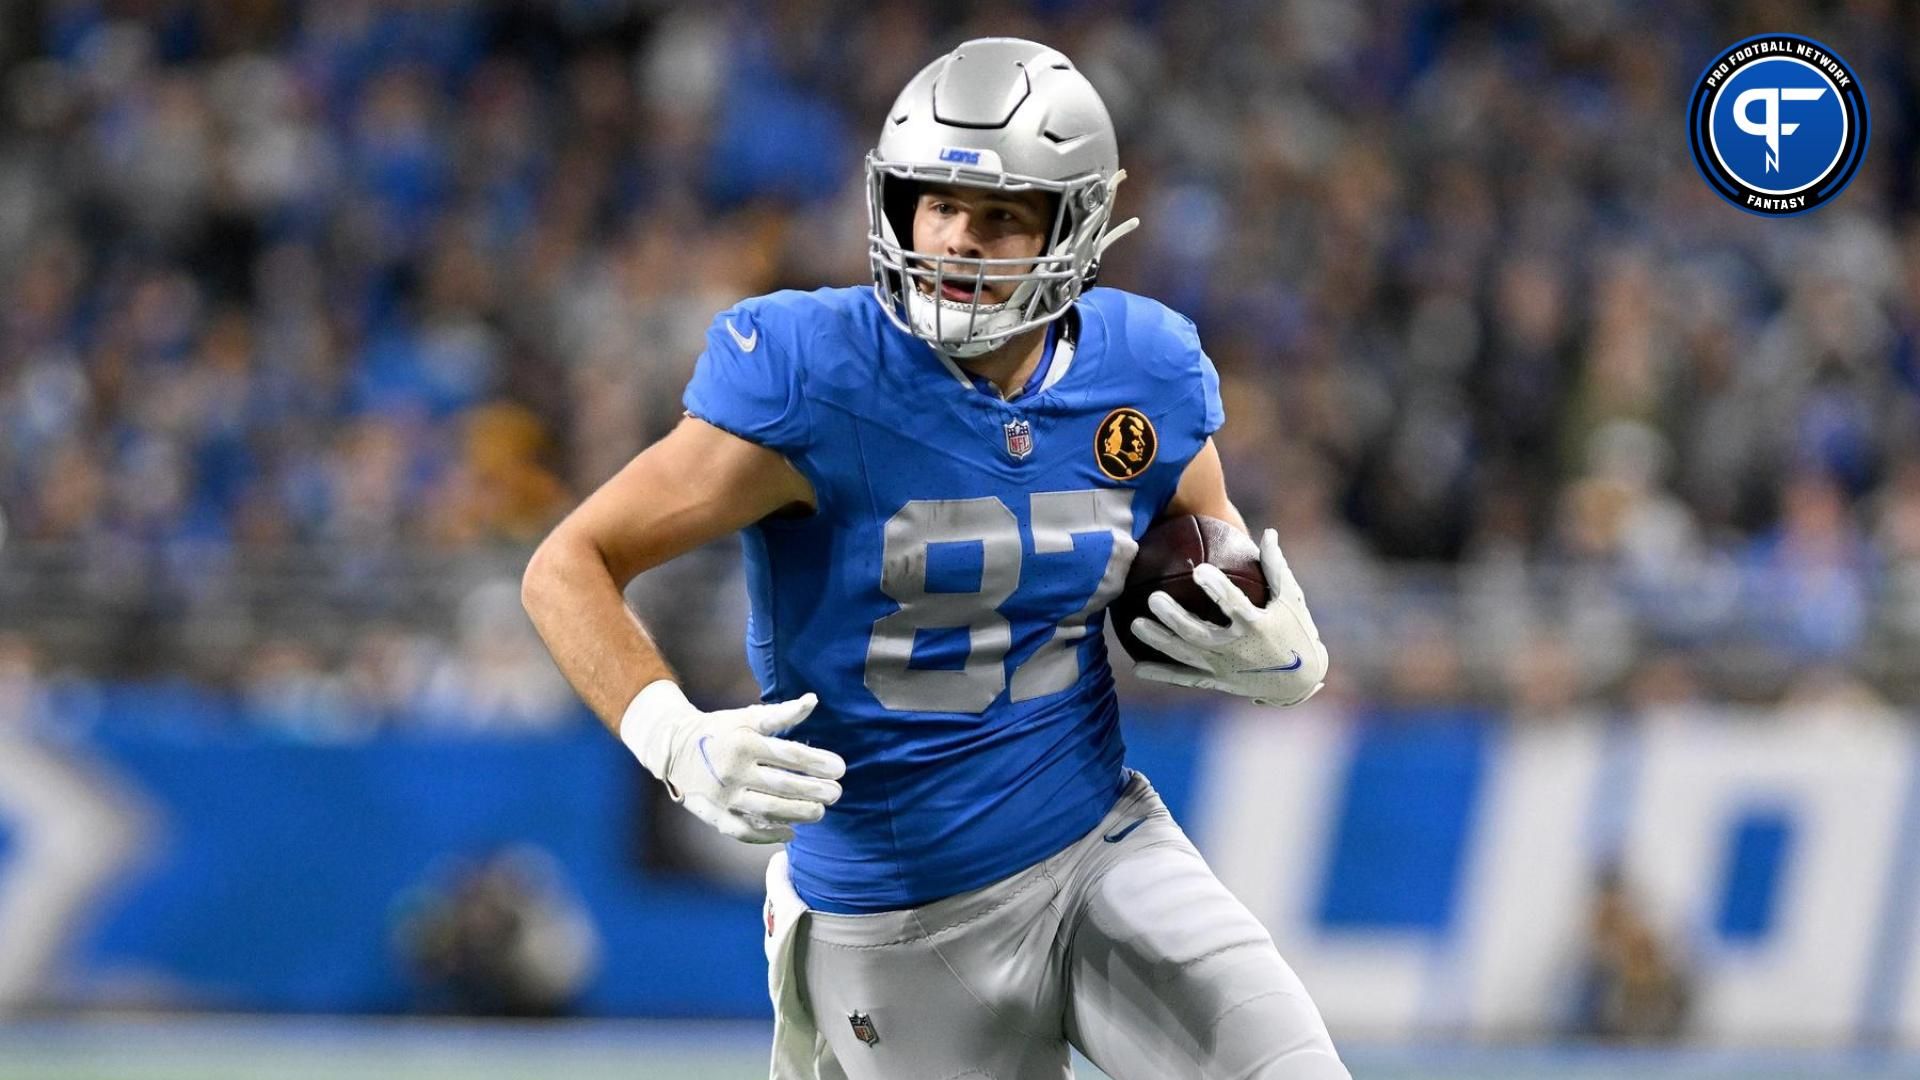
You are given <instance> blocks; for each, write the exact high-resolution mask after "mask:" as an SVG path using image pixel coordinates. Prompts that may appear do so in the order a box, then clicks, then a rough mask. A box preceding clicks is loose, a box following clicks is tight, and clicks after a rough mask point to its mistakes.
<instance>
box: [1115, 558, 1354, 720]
mask: <svg viewBox="0 0 1920 1080" xmlns="http://www.w3.org/2000/svg"><path fill="white" fill-rule="evenodd" d="M1260 568H1261V569H1262V570H1263V571H1265V573H1266V575H1267V594H1268V597H1269V599H1268V601H1267V606H1266V607H1264V608H1257V607H1254V606H1253V601H1252V600H1249V599H1247V594H1246V593H1244V592H1242V591H1241V590H1240V586H1238V585H1235V584H1234V583H1233V581H1232V580H1231V579H1230V578H1228V577H1227V575H1226V573H1225V572H1224V571H1222V570H1221V569H1220V568H1219V567H1217V566H1215V565H1213V564H1212V563H1201V564H1200V565H1199V566H1196V567H1194V568H1193V580H1194V581H1195V582H1196V583H1198V584H1199V586H1200V588H1201V589H1202V590H1204V591H1205V592H1206V594H1207V595H1208V596H1209V597H1211V598H1212V599H1213V602H1214V603H1216V604H1218V605H1220V610H1221V611H1223V612H1225V613H1226V616H1227V618H1228V619H1230V620H1232V621H1231V623H1230V624H1229V625H1227V626H1219V625H1216V624H1214V623H1210V622H1207V621H1206V620H1205V619H1201V618H1198V617H1196V616H1194V615H1193V614H1192V613H1191V612H1189V611H1187V609H1186V608H1183V607H1181V606H1180V604H1179V602H1178V601H1176V600H1174V598H1173V597H1171V596H1168V595H1167V594H1166V593H1165V592H1156V593H1154V594H1153V595H1152V596H1149V597H1147V608H1148V609H1149V610H1150V611H1152V612H1153V614H1154V615H1155V616H1157V617H1158V618H1159V620H1160V621H1159V622H1155V621H1154V620H1153V619H1135V620H1133V636H1134V637H1137V638H1139V639H1140V640H1141V641H1142V642H1144V643H1146V644H1148V645H1151V646H1153V647H1154V648H1156V649H1158V650H1160V651H1161V652H1163V653H1165V654H1166V655H1168V656H1169V657H1172V658H1173V659H1174V660H1176V661H1178V663H1174V664H1155V663H1145V664H1135V665H1134V668H1133V672H1134V674H1136V675H1138V676H1140V677H1141V678H1143V679H1147V680H1149V681H1152V682H1160V683H1172V684H1173V685H1175V686H1197V687H1200V688H1201V689H1203V690H1224V691H1226V692H1227V693H1229V694H1238V695H1240V696H1241V697H1248V698H1252V699H1253V700H1254V703H1255V704H1257V705H1298V704H1300V703H1301V702H1303V701H1305V700H1307V699H1308V698H1310V697H1312V696H1313V695H1314V693H1315V692H1316V691H1318V690H1319V689H1320V687H1321V686H1323V685H1325V684H1324V683H1323V682H1322V680H1324V679H1325V678H1326V677H1327V647H1326V646H1325V645H1322V644H1320V631H1319V629H1318V628H1317V627H1315V626H1314V625H1313V616H1312V615H1311V614H1310V613H1308V611H1307V598H1306V595H1305V594H1303V593H1302V592H1301V591H1300V583H1299V582H1298V581H1295V580H1294V577H1293V571H1292V570H1290V569H1288V567H1287V559H1286V556H1284V555H1282V554H1280V536H1279V534H1278V533H1276V532H1274V531H1273V530H1272V529H1268V530H1267V531H1266V533H1265V534H1263V535H1262V536H1261V537H1260ZM1162 623H1164V624H1165V625H1164V626H1163V625H1161V624H1162Z"/></svg>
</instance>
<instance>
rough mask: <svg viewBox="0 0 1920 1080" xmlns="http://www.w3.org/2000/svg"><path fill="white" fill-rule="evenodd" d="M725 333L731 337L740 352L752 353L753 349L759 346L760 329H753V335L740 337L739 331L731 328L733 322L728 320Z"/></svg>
mask: <svg viewBox="0 0 1920 1080" xmlns="http://www.w3.org/2000/svg"><path fill="white" fill-rule="evenodd" d="M727 333H729V334H732V335H733V343H734V344H735V345H738V346H740V351H741V352H752V351H753V347H754V346H755V345H758V344H760V328H759V327H757V326H756V327H754V328H753V333H751V334H746V335H742V334H741V333H740V331H738V330H735V329H734V328H733V320H732V319H728V320H727Z"/></svg>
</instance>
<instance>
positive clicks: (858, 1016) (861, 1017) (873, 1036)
mask: <svg viewBox="0 0 1920 1080" xmlns="http://www.w3.org/2000/svg"><path fill="white" fill-rule="evenodd" d="M847 1022H848V1023H850V1024H852V1025H853V1037H854V1038H856V1039H859V1040H860V1041H861V1042H863V1043H866V1044H867V1045H868V1046H872V1045H874V1044H876V1043H878V1042H879V1041H880V1032H879V1030H878V1029H876V1028H875V1027H874V1026H873V1017H871V1016H868V1015H867V1014H866V1013H863V1012H855V1013H848V1014H847Z"/></svg>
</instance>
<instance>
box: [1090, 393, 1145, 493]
mask: <svg viewBox="0 0 1920 1080" xmlns="http://www.w3.org/2000/svg"><path fill="white" fill-rule="evenodd" d="M1159 452H1160V438H1159V436H1158V435H1156V434H1154V431H1153V421H1151V420H1148V419H1147V414H1145V413H1143V412H1141V411H1140V410H1139V409H1125V408H1122V409H1115V410H1113V411H1112V412H1110V413H1108V414H1107V418H1106V419H1105V420H1102V421H1100V427H1099V429H1098V430H1097V431H1095V432H1094V436H1093V459H1094V461H1096V462H1098V463H1099V465H1100V471H1101V472H1103V473H1106V474H1107V475H1108V476H1110V477H1112V478H1113V479H1115V480H1131V479H1133V478H1134V477H1136V476H1139V475H1140V474H1141V473H1143V472H1146V471H1147V466H1149V465H1151V464H1153V458H1154V455H1155V454H1157V453H1159Z"/></svg>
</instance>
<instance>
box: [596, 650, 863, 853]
mask: <svg viewBox="0 0 1920 1080" xmlns="http://www.w3.org/2000/svg"><path fill="white" fill-rule="evenodd" d="M819 701H820V699H819V698H817V697H815V696H814V695H812V694H803V695H802V696H800V697H797V698H794V699H793V700H792V701H781V702H775V703H773V704H769V705H748V706H746V707H745V708H740V709H722V710H720V711H718V712H701V711H700V710H699V709H697V708H695V707H694V705H693V703H692V702H690V701H688V700H687V696H686V695H685V694H684V693H682V692H681V691H680V687H679V686H677V685H675V684H674V683H672V682H670V681H668V680H666V679H660V680H658V681H656V682H652V683H649V684H647V686H646V688H645V689H643V690H641V691H640V692H639V693H638V694H635V695H634V698H633V703H632V704H630V705H628V706H627V711H626V712H625V713H624V714H622V716H621V717H620V741H621V742H623V743H626V744H627V748H628V749H630V750H632V751H633V754H634V756H635V757H637V758H639V759H640V764H642V765H644V766H646V767H647V771H648V772H650V773H652V774H653V775H655V776H657V777H659V778H660V779H661V780H662V781H663V782H665V784H666V785H667V792H668V793H669V794H671V795H672V796H673V798H674V801H676V802H679V803H680V804H681V805H683V806H685V807H686V808H687V809H688V810H690V811H692V812H693V814H694V816H695V817H698V818H699V819H700V820H702V821H704V822H706V823H707V824H709V825H712V826H713V827H714V828H716V829H718V830H720V832H721V833H722V834H723V835H726V836H730V837H732V838H733V839H735V840H742V841H745V842H747V843H750V844H776V843H780V842H781V841H785V840H791V839H793V826H794V825H800V824H806V823H808V822H813V821H819V820H820V818H821V816H822V815H824V814H825V813H826V812H827V807H828V806H831V805H832V804H833V802H834V801H835V800H836V799H838V798H840V785H839V784H838V783H836V782H835V781H837V780H839V779H840V777H842V776H844V775H846V771H847V763H846V762H845V761H843V760H841V758H840V755H838V754H835V753H833V752H831V751H827V750H820V749H817V748H815V747H811V746H808V745H806V744H804V743H798V742H794V741H792V740H790V739H781V738H775V736H777V735H779V734H780V733H781V732H784V731H787V730H789V729H791V728H793V727H794V726H795V725H797V724H799V723H800V721H802V720H805V719H806V718H807V716H808V714H810V713H812V712H813V707H814V706H815V705H817V704H819Z"/></svg>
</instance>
